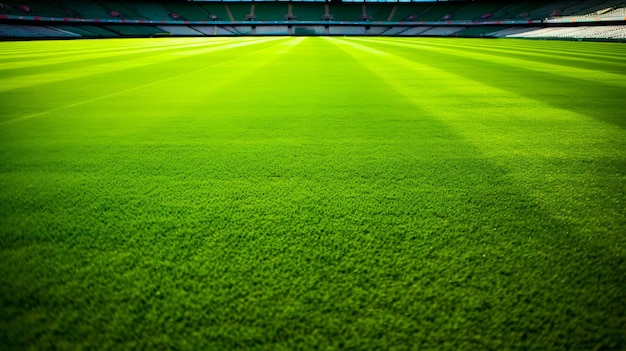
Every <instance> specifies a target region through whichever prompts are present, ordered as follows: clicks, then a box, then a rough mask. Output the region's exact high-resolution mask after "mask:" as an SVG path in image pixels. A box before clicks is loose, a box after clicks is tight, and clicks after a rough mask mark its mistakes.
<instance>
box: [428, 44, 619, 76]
mask: <svg viewBox="0 0 626 351" xmlns="http://www.w3.org/2000/svg"><path fill="white" fill-rule="evenodd" d="M484 44H485V43H484V42H477V41H474V40H469V41H456V42H454V43H450V42H443V41H433V42H429V43H428V45H432V46H435V47H441V48H452V49H454V50H457V51H461V52H462V51H467V52H476V51H478V52H480V53H488V54H490V55H494V56H502V57H506V58H515V59H524V60H528V61H534V62H541V63H550V64H555V65H559V66H567V67H577V68H581V69H592V70H602V71H608V72H612V73H620V74H626V51H623V52H621V53H619V54H616V55H615V56H612V57H611V58H610V59H609V58H607V57H606V56H605V55H601V54H598V53H589V50H587V51H586V52H587V54H583V55H576V54H571V53H570V54H568V55H564V53H563V52H561V51H559V49H556V48H554V49H552V50H542V51H541V52H533V50H532V49H530V50H529V49H527V48H523V47H516V48H499V49H494V48H492V47H491V46H490V45H484ZM585 44H587V43H585ZM591 44H598V43H591ZM601 44H604V45H606V43H601ZM583 45H584V44H583ZM615 48H616V49H619V48H618V47H615Z"/></svg>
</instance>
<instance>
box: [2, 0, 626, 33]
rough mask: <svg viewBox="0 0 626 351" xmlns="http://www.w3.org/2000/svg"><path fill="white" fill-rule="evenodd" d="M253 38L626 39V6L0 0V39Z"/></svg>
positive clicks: (596, 2)
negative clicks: (287, 36) (324, 36)
mask: <svg viewBox="0 0 626 351" xmlns="http://www.w3.org/2000/svg"><path fill="white" fill-rule="evenodd" d="M253 35H257V36H263V35H276V36H283V35H311V36H322V35H335V36H408V37H411V36H421V37H429V36H430V37H480V38H536V39H562V40H599V41H619V42H624V41H626V0H620V1H615V0H614V1H611V0H609V1H600V0H586V1H553V2H545V1H522V2H519V1H509V2H507V1H480V0H478V1H410V0H400V1H367V0H343V1H324V0H312V1H276V0H274V1H184V0H178V1H177V0H163V1H108V0H81V1H76V0H57V1H54V2H52V1H44V0H0V40H22V39H78V38H120V37H201V36H253Z"/></svg>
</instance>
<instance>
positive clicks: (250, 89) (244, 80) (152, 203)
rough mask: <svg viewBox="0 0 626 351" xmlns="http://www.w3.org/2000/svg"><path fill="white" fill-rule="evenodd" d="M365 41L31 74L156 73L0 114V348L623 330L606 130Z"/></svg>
mask: <svg viewBox="0 0 626 351" xmlns="http://www.w3.org/2000/svg"><path fill="white" fill-rule="evenodd" d="M383 41H385V39H381V41H380V42H378V41H371V42H363V41H359V40H357V39H336V38H284V39H280V40H276V41H273V42H267V43H266V44H264V45H260V46H248V47H240V48H236V49H233V50H222V51H215V52H202V51H194V54H193V55H182V57H181V59H180V60H171V61H163V62H158V63H155V64H153V65H148V66H142V67H138V68H133V69H128V70H120V71H121V72H124V73H125V74H124V75H120V76H117V77H118V80H120V81H109V80H104V79H95V80H88V79H72V80H68V81H65V82H58V83H51V84H49V85H42V86H40V87H38V89H41V88H42V87H43V88H46V90H44V91H45V92H46V95H49V97H48V99H51V100H52V99H59V100H61V101H60V104H59V106H65V105H68V104H71V103H75V102H77V100H76V99H78V101H80V97H78V98H77V97H75V96H74V94H76V93H80V92H81V91H87V92H88V93H84V94H85V95H84V96H91V97H92V98H93V97H97V96H99V94H104V93H105V92H110V91H116V89H118V88H119V87H123V86H125V85H126V86H128V85H129V84H130V85H133V86H138V84H137V83H138V82H140V81H144V82H147V83H150V82H153V84H152V85H149V86H145V87H138V88H137V89H128V90H123V89H122V90H120V94H119V95H116V96H111V97H107V98H103V99H97V100H94V101H91V102H89V103H85V104H84V105H80V106H74V107H68V108H67V109H64V110H57V111H50V112H49V113H47V114H46V116H41V117H40V118H31V119H27V120H22V121H20V122H19V123H11V124H5V125H0V133H1V134H0V136H1V137H0V156H1V157H2V159H3V160H4V162H3V163H1V164H0V188H1V189H2V191H1V192H0V196H1V198H0V200H1V201H0V212H1V213H3V217H2V225H1V226H0V262H1V263H2V267H3V272H4V274H3V275H0V301H1V302H2V305H1V306H2V313H1V315H2V318H1V319H0V331H1V334H2V335H6V338H4V339H2V340H0V342H2V343H3V344H2V345H3V346H5V345H9V342H10V345H11V346H12V347H22V348H26V347H30V346H32V345H34V346H33V347H39V348H44V347H46V345H70V346H71V347H85V348H90V347H97V348H105V349H126V348H128V349H130V348H135V349H136V348H144V349H154V348H183V349H184V348H188V349H243V348H250V349H314V348H318V349H331V348H342V349H346V348H347V349H350V348H353V349H394V348H395V349H408V348H415V347H417V348H425V349H454V350H458V349H472V350H473V349H496V348H497V349H557V348H570V349H593V348H598V349H601V348H603V347H604V348H608V349H615V348H619V346H620V345H623V344H624V343H626V340H625V336H624V334H623V330H624V327H625V325H624V320H623V318H622V316H623V313H622V312H623V306H622V304H621V302H622V301H623V300H624V299H625V298H626V296H624V294H625V293H624V291H623V289H622V287H623V286H624V284H625V283H626V282H624V277H625V276H626V274H625V273H626V267H624V256H625V244H624V242H623V239H621V238H620V237H619V235H618V233H619V232H621V229H623V228H624V226H625V225H626V224H625V223H624V215H623V213H622V214H620V212H619V211H620V210H621V209H622V208H623V206H620V205H621V204H623V201H624V194H623V190H622V192H621V193H620V187H623V184H624V169H623V168H620V165H623V164H624V155H623V152H616V153H612V151H614V150H618V151H619V150H620V148H621V147H622V141H621V139H620V137H619V130H617V131H616V130H615V129H614V125H613V124H611V123H605V122H602V121H601V120H594V119H593V118H589V117H588V116H587V115H584V114H580V113H576V112H572V111H571V110H569V109H557V108H554V107H553V106H552V105H567V104H568V103H569V104H571V103H572V101H571V100H570V99H569V98H568V97H567V96H566V95H557V96H547V97H546V100H548V102H549V103H546V102H544V101H542V100H541V99H532V98H528V94H525V93H524V92H523V87H524V86H523V85H520V84H518V85H515V86H507V84H508V83H510V81H509V82H508V83H507V84H505V85H504V87H500V88H498V87H497V84H496V83H494V82H493V81H492V79H496V78H499V77H500V75H499V74H496V73H494V74H491V75H485V74H484V73H485V72H489V71H494V70H495V71H496V72H497V73H500V71H498V70H497V69H496V68H494V67H500V66H498V65H494V64H493V63H491V62H481V61H480V60H478V59H474V60H467V61H463V60H458V59H455V57H454V56H451V55H441V54H438V53H436V52H433V51H425V52H424V53H421V52H420V51H419V50H415V48H407V47H399V46H390V45H387V44H384V43H383ZM407 41H410V40H407ZM425 42H426V43H427V42H428V41H425ZM453 42H459V43H461V45H463V43H464V42H465V41H462V40H461V41H456V40H454V41H451V43H453ZM577 44H579V43H570V45H572V46H575V45H577ZM528 45H531V46H532V42H529V44H528ZM187 53H189V52H187ZM202 65H207V66H209V65H214V68H215V69H206V70H201V71H198V72H194V73H193V74H189V75H187V76H185V77H184V78H185V79H171V80H165V81H159V80H158V79H156V77H165V74H164V73H163V72H168V77H176V76H177V74H182V72H184V71H185V70H187V71H188V73H191V72H192V71H193V69H200V68H201V67H202ZM467 71H476V72H477V73H476V74H475V76H472V77H468V75H467V73H466V72H467ZM507 72H508V73H507V74H508V75H507V77H508V78H511V79H512V78H513V77H514V76H515V73H516V72H517V73H518V74H517V79H518V80H517V81H518V82H522V81H525V82H526V84H527V85H526V87H527V88H528V87H534V83H535V79H534V78H536V77H537V76H531V77H530V78H529V77H528V76H527V75H526V74H525V72H526V71H523V70H522V71H507ZM520 72H521V73H520ZM536 74H537V75H539V74H540V73H536ZM479 76H482V77H484V79H478V77H479ZM97 77H98V76H97ZM121 77H123V78H121ZM491 77H493V78H491ZM561 82H562V81H561V80H559V79H554V78H553V76H550V79H546V80H545V82H544V84H545V85H547V87H546V89H548V88H553V89H556V88H558V87H559V86H560V83H561ZM572 82H578V84H579V85H578V87H580V84H581V83H580V81H577V80H572ZM63 83H65V84H63ZM479 88H480V89H479ZM17 91H19V90H15V91H14V92H17ZM66 92H69V93H70V94H67V95H65V93H66ZM20 93H21V94H23V95H26V94H27V93H28V89H23V90H21V91H20ZM98 93H99V94H98ZM524 96H526V97H524ZM490 97H491V98H494V97H495V98H497V99H496V100H494V101H491V100H489V98H490ZM592 98H594V97H589V98H588V99H587V100H591V99H592ZM15 99H18V100H19V99H20V94H16V95H13V96H12V98H11V99H7V100H6V101H8V102H10V103H11V104H14V103H15V101H14V100H15ZM37 99H38V100H39V99H42V100H43V104H42V105H40V106H45V100H46V97H45V96H43V95H41V96H38V97H37ZM557 100H561V102H558V101H557ZM587 100H585V102H586V101H587ZM606 101H607V105H606V106H604V109H603V111H604V112H605V113H606V114H613V113H614V108H616V107H615V106H617V105H619V102H616V101H612V100H606ZM520 105H522V106H523V107H524V108H526V106H528V105H531V106H532V109H531V110H529V111H528V113H527V114H526V115H525V114H523V113H522V112H521V111H517V109H518V108H519V107H520ZM3 106H5V105H3ZM9 106H11V108H7V107H3V109H5V111H6V112H7V113H8V114H9V115H11V116H13V117H15V116H20V115H22V114H21V113H19V111H17V110H13V105H9ZM509 111H514V112H512V114H509ZM557 112H558V113H557ZM465 123H466V124H465ZM551 124H554V126H551ZM555 126H556V127H555ZM563 126H569V127H568V128H569V129H567V131H566V132H564V133H562V134H559V133H558V131H555V129H559V128H562V127H563ZM576 128H578V129H580V130H579V132H580V134H579V133H576V131H575V129H576ZM556 135H558V138H552V137H553V136H556ZM546 136H547V137H546ZM579 136H582V138H583V139H584V140H585V143H588V146H590V148H589V149H586V148H585V145H583V144H582V143H581V144H577V142H576V140H577V138H579ZM539 139H540V140H539ZM552 139H555V140H552ZM490 143H494V144H495V145H490ZM551 144H552V145H551ZM563 145H566V146H569V147H570V149H571V151H572V152H571V153H566V152H563V150H562V146H563ZM551 146H552V147H551ZM622 150H623V149H622ZM559 169H560V170H559ZM521 170H525V171H528V172H527V174H525V175H524V174H522V172H521ZM557 171H558V172H557ZM604 186H606V187H609V188H612V189H615V190H616V191H615V192H614V194H613V198H611V199H609V201H607V199H606V198H605V197H604V195H605V194H606V193H603V190H599V189H600V187H604ZM551 188H554V189H551ZM542 193H543V194H542ZM546 194H550V197H552V194H558V195H560V196H554V199H546V198H544V197H543V196H546ZM579 194H580V197H579V198H578V199H576V201H580V203H577V202H576V201H573V200H572V199H574V198H575V197H576V196H579ZM559 202H562V203H559ZM583 204H584V205H586V206H582V205H583ZM551 206H554V208H550V207H551ZM559 206H560V207H559ZM598 208H604V209H605V210H606V212H605V213H606V214H605V217H604V218H600V219H599V220H598V218H597V217H596V215H597V214H598V212H599V211H598ZM563 209H568V210H570V211H572V212H571V213H565V212H562V210H563ZM555 213H558V215H555ZM607 221H609V222H610V223H611V224H612V227H609V226H607V225H606V223H608V222H607ZM594 223H595V224H594Z"/></svg>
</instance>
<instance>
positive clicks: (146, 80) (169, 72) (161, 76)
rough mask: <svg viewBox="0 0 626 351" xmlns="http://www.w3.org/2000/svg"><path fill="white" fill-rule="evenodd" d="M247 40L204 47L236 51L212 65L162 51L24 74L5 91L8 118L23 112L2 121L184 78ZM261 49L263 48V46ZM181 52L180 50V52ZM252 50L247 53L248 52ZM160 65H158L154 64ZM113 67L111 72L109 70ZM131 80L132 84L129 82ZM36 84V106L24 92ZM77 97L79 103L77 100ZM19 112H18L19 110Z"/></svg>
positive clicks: (257, 42)
mask: <svg viewBox="0 0 626 351" xmlns="http://www.w3.org/2000/svg"><path fill="white" fill-rule="evenodd" d="M276 40H277V39H276V38H272V39H266V40H264V41H251V42H250V43H248V44H249V45H255V44H262V43H269V42H273V41H276ZM283 40H284V39H283ZM248 44H246V43H240V42H236V43H233V44H227V45H224V46H218V47H211V48H207V49H203V50H202V51H201V53H204V54H207V53H215V52H217V51H221V50H226V51H229V50H230V49H235V51H236V52H234V53H230V52H229V53H227V54H224V56H222V57H223V60H222V61H217V62H214V63H213V64H212V65H211V64H207V62H206V61H201V60H197V57H196V55H191V56H182V55H171V54H163V55H161V56H156V57H154V56H150V57H148V58H145V57H144V58H143V60H142V59H139V58H137V59H135V60H130V61H123V62H122V63H121V64H120V63H111V64H102V65H99V68H100V69H98V70H94V66H88V67H79V68H75V69H73V70H72V71H73V72H74V73H73V76H72V77H68V76H66V77H64V78H65V79H61V80H60V79H58V77H59V74H60V72H49V73H43V74H41V75H40V78H41V80H42V81H40V82H38V81H32V80H29V79H32V76H31V77H29V79H26V78H27V77H22V79H19V80H18V79H13V81H14V83H15V82H19V84H22V85H23V86H22V87H21V88H20V89H11V90H9V91H8V92H5V94H4V98H5V100H6V101H7V104H6V105H5V106H4V108H5V109H6V110H7V111H14V113H12V114H7V115H6V117H10V116H11V115H21V116H20V117H19V118H13V119H7V120H4V121H0V123H13V122H15V121H19V120H24V119H30V118H33V117H37V116H41V115H44V114H48V113H49V112H53V111H59V110H63V109H66V108H69V107H75V106H81V105H84V104H86V103H90V102H92V101H96V100H101V99H108V98H111V97H116V96H119V95H121V94H124V93H125V92H126V91H129V90H136V89H143V88H146V87H151V86H153V85H155V84H164V83H167V82H169V81H172V80H175V79H182V78H184V77H187V76H190V75H193V74H195V73H197V72H199V71H204V70H211V69H216V68H217V67H219V65H221V64H223V63H225V62H229V61H230V60H233V59H238V58H239V56H238V54H237V51H238V50H240V49H241V47H242V46H246V45H248ZM260 50H262V49H260ZM194 53H196V54H197V53H198V51H194ZM179 54H180V53H179ZM246 54H249V53H244V54H243V55H246ZM175 60H180V61H181V62H180V63H179V64H178V65H173V66H171V67H170V68H168V69H166V70H161V69H160V68H159V67H158V64H160V63H162V62H164V61H175ZM189 61H190V62H191V64H193V65H195V67H198V68H197V69H192V67H193V66H190V65H188V64H187V62H189ZM155 66H157V67H155ZM102 67H106V69H105V70H104V72H103V70H102ZM107 69H110V70H111V71H108V70H107ZM130 69H133V70H136V71H135V74H134V75H133V77H134V79H135V80H133V81H129V80H124V79H117V76H118V75H122V74H124V72H127V71H128V70H130ZM141 71H143V72H145V74H143V75H140V74H137V73H138V72H141ZM4 81H5V82H6V81H11V79H6V80H4ZM68 81H69V82H72V81H73V82H84V83H85V84H87V85H93V84H95V85H96V86H100V87H101V89H102V90H97V89H96V90H85V89H83V88H82V85H81V84H77V83H74V84H68ZM129 82H130V83H131V84H130V85H129ZM33 85H36V86H37V88H38V93H39V94H40V95H41V96H42V98H40V99H39V100H38V104H37V105H32V104H29V103H28V101H30V100H31V99H32V98H33V96H31V95H28V94H25V93H24V91H25V90H28V89H30V87H31V86H33ZM58 91H61V92H62V94H61V95H62V96H64V98H61V99H59V96H58V95H57V94H56V93H53V94H49V93H47V92H58ZM102 91H107V92H109V93H107V94H102ZM46 97H53V98H52V99H49V100H48V99H46ZM68 100H69V101H71V103H65V101H68ZM76 100H78V102H76ZM18 111H19V112H18Z"/></svg>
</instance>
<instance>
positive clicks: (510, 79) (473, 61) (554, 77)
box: [360, 40, 626, 128]
mask: <svg viewBox="0 0 626 351" xmlns="http://www.w3.org/2000/svg"><path fill="white" fill-rule="evenodd" d="M360 41H364V42H368V43H371V45H372V46H373V47H376V48H380V49H381V50H386V49H385V46H387V45H389V43H388V42H387V41H371V40H360ZM396 47H397V48H398V49H397V51H396V52H397V53H398V54H399V55H401V56H402V57H405V58H407V59H410V60H413V61H415V62H420V63H423V64H425V65H427V66H430V67H433V68H443V69H447V70H449V71H450V72H453V73H454V74H456V75H458V76H461V77H465V78H469V79H472V80H474V81H476V82H479V83H481V84H487V85H489V86H492V87H495V88H498V89H503V90H506V91H510V92H512V93H514V94H517V95H520V96H525V97H527V98H529V99H532V100H536V101H541V102H542V103H545V104H550V105H552V106H555V107H557V108H560V109H563V110H567V111H572V112H575V113H580V114H583V115H585V116H590V117H593V118H596V119H598V120H601V121H605V122H610V123H613V124H615V125H616V126H619V127H621V128H624V127H626V120H625V119H624V118H622V114H621V112H620V107H619V106H618V105H616V104H615V103H614V102H615V101H619V100H620V99H621V96H622V95H623V90H624V87H622V86H621V85H622V84H624V83H620V82H619V81H615V80H611V81H604V80H601V79H598V80H597V81H592V80H590V79H591V78H590V74H589V73H586V74H585V78H584V79H578V78H576V75H575V74H574V72H575V71H574V70H571V68H568V72H571V73H568V74H567V76H563V75H562V74H559V73H558V72H551V71H550V70H545V69H541V70H540V71H537V70H535V69H533V68H532V67H531V68H527V67H523V66H517V65H514V64H512V63H511V62H508V61H507V60H506V59H505V58H501V59H494V58H491V59H489V61H484V60H483V58H484V56H478V57H476V58H473V57H470V56H469V55H467V54H465V53H464V52H463V51H461V52H455V50H452V49H447V50H446V51H445V53H446V54H445V55H442V54H441V53H440V52H438V51H437V50H433V49H430V48H429V47H427V46H423V47H421V48H420V49H417V48H414V47H412V46H404V45H402V46H396ZM520 75H523V76H524V79H520V78H519V77H520ZM581 76H582V75H581ZM611 77H612V75H611ZM616 85H617V86H616ZM590 92H593V94H590Z"/></svg>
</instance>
